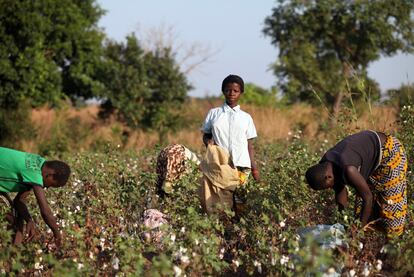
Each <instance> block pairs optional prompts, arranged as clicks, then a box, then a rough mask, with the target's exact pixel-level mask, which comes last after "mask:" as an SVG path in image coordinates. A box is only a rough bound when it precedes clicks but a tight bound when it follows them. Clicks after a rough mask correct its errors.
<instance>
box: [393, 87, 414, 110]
mask: <svg viewBox="0 0 414 277" xmlns="http://www.w3.org/2000/svg"><path fill="white" fill-rule="evenodd" d="M387 94H388V96H389V101H390V102H391V103H393V104H394V105H396V106H397V107H399V108H400V109H401V108H402V107H404V106H408V105H410V104H412V103H414V84H409V85H401V86H400V88H398V89H390V90H388V91H387Z"/></svg>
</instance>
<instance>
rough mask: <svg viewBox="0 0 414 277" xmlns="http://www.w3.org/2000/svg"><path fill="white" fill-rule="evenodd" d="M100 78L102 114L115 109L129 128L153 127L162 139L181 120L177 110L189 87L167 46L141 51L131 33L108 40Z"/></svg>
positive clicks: (149, 128) (151, 128)
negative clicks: (101, 85) (123, 37)
mask: <svg viewBox="0 0 414 277" xmlns="http://www.w3.org/2000/svg"><path fill="white" fill-rule="evenodd" d="M103 69H104V70H103V71H102V72H101V81H102V83H104V85H105V91H104V93H103V94H102V98H103V99H104V100H105V102H104V103H103V105H102V108H103V112H102V113H101V114H102V115H105V114H106V115H108V114H112V113H115V114H116V115H117V116H118V118H120V119H121V120H123V121H124V122H126V123H127V124H128V125H129V126H130V127H132V128H143V129H147V130H156V131H157V132H158V133H159V136H160V141H163V139H164V138H165V134H166V133H167V132H168V131H169V130H174V129H176V128H178V127H179V126H180V124H181V123H182V118H181V116H180V114H179V113H178V111H179V109H180V106H181V104H182V103H184V101H185V100H186V98H187V91H188V90H189V89H190V88H191V87H190V85H189V84H188V82H187V79H186V77H185V75H184V74H183V73H182V72H181V71H180V68H179V66H178V65H177V63H176V61H175V59H174V55H173V54H172V52H171V49H170V48H163V49H157V50H156V51H144V50H143V49H142V48H141V46H140V44H139V42H138V39H137V38H136V37H135V35H134V34H132V35H129V36H128V37H127V39H126V43H122V42H121V43H118V42H114V41H108V43H107V45H106V50H105V66H104V67H103Z"/></svg>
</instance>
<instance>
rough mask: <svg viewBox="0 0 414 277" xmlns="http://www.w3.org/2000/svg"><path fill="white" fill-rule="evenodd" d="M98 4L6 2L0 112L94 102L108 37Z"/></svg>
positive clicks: (1, 13)
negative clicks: (26, 103) (26, 104)
mask: <svg viewBox="0 0 414 277" xmlns="http://www.w3.org/2000/svg"><path fill="white" fill-rule="evenodd" d="M102 13H103V12H102V10H101V9H100V8H99V7H98V6H97V5H96V4H95V1H94V0H87V1H68V0H64V1H53V0H45V1H30V0H25V1H12V0H5V1H1V2H0V18H1V23H0V40H1V41H2V43H1V45H0V65H1V66H0V107H6V108H15V107H17V106H18V105H19V103H20V102H21V101H22V100H30V101H31V102H32V105H34V106H39V105H41V104H44V103H49V104H56V103H57V102H58V100H59V99H60V98H62V97H64V95H67V96H69V97H71V98H75V97H80V96H81V97H86V98H88V97H91V96H92V95H93V94H94V93H96V90H97V89H98V88H99V87H100V84H99V82H97V81H95V79H94V77H93V75H94V73H95V70H96V67H97V64H98V62H99V57H100V51H101V41H102V38H103V34H102V33H101V31H99V30H98V29H97V25H96V24H97V22H98V20H99V18H100V16H101V15H102Z"/></svg>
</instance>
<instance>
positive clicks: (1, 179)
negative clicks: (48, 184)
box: [0, 147, 45, 192]
mask: <svg viewBox="0 0 414 277" xmlns="http://www.w3.org/2000/svg"><path fill="white" fill-rule="evenodd" d="M44 162H45V159H44V158H42V157H40V156H39V155H36V154H31V153H26V152H21V151H17V150H13V149H9V148H4V147H0V192H20V191H26V190H29V189H30V188H31V185H28V184H29V183H30V184H37V185H40V186H43V177H42V166H43V163H44Z"/></svg>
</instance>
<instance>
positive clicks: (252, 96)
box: [240, 83, 277, 107]
mask: <svg viewBox="0 0 414 277" xmlns="http://www.w3.org/2000/svg"><path fill="white" fill-rule="evenodd" d="M240 103H246V104H253V105H256V106H273V107H274V106H276V103H277V91H276V88H275V87H273V88H272V89H270V90H267V89H264V88H262V87H260V86H258V85H255V84H253V83H247V84H245V86H244V93H243V96H242V97H241V98H240Z"/></svg>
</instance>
